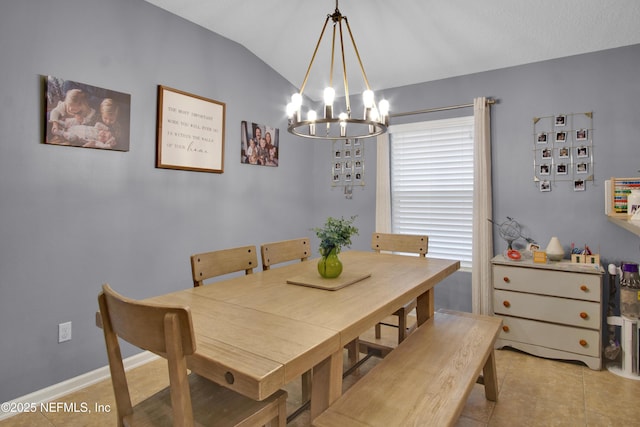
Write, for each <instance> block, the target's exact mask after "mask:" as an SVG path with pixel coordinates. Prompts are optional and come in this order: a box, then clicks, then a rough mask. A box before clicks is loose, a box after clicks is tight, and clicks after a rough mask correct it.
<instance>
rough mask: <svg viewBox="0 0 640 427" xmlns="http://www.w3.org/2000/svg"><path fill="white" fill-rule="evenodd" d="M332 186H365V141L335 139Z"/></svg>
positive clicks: (332, 157)
mask: <svg viewBox="0 0 640 427" xmlns="http://www.w3.org/2000/svg"><path fill="white" fill-rule="evenodd" d="M331 160H332V165H331V186H332V187H350V186H364V171H365V167H364V143H363V142H362V140H360V139H344V140H336V141H333V146H332V151H331Z"/></svg>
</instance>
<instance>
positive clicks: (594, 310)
mask: <svg viewBox="0 0 640 427" xmlns="http://www.w3.org/2000/svg"><path fill="white" fill-rule="evenodd" d="M493 311H494V312H495V313H496V314H504V315H508V316H517V317H525V318H527V319H536V320H544V321H546V322H552V323H562V324H566V325H572V326H578V327H581V328H590V329H600V322H601V314H600V304H599V303H597V302H591V301H580V300H572V299H564V298H556V297H550V296H546V295H536V294H525V293H520V292H511V291H504V290H499V289H496V290H494V291H493Z"/></svg>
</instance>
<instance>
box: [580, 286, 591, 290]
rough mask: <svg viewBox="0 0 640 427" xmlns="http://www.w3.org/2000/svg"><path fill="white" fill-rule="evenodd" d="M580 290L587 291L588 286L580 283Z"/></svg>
mask: <svg viewBox="0 0 640 427" xmlns="http://www.w3.org/2000/svg"><path fill="white" fill-rule="evenodd" d="M580 290H581V291H583V292H587V291H588V290H589V287H588V286H587V285H582V286H580Z"/></svg>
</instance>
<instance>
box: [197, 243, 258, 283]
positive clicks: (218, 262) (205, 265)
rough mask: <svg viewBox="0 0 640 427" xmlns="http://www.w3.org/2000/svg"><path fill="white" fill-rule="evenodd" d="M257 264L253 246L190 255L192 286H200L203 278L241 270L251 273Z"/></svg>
mask: <svg viewBox="0 0 640 427" xmlns="http://www.w3.org/2000/svg"><path fill="white" fill-rule="evenodd" d="M257 266H258V255H257V254H256V247H255V246H241V247H238V248H231V249H221V250H217V251H213V252H206V253H201V254H196V255H192V256H191V274H192V276H193V286H194V287H197V286H202V285H203V284H204V281H205V280H208V279H211V278H213V277H217V276H223V275H225V274H229V273H235V272H238V271H243V270H244V272H245V274H252V273H253V269H254V268H256V267H257Z"/></svg>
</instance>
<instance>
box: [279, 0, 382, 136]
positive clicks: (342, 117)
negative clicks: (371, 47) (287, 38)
mask: <svg viewBox="0 0 640 427" xmlns="http://www.w3.org/2000/svg"><path fill="white" fill-rule="evenodd" d="M330 20H331V21H333V38H332V44H331V69H330V73H329V86H328V87H327V88H325V90H324V112H323V117H319V116H318V114H317V113H316V111H315V110H312V109H311V110H309V111H308V112H307V113H306V119H302V111H301V110H302V93H303V91H304V88H305V86H306V84H307V80H308V79H309V73H310V72H311V67H312V66H313V61H314V60H315V58H316V54H317V53H318V48H319V47H320V42H322V38H323V36H324V33H325V30H326V29H327V24H328V23H329V21H330ZM342 21H344V23H345V24H346V29H347V32H348V33H349V38H350V40H351V44H352V45H353V50H354V52H355V55H356V58H357V59H358V63H359V64H360V71H361V72H362V78H363V80H364V84H365V87H366V90H365V91H364V92H363V93H362V105H363V115H362V118H354V117H352V116H351V113H352V111H351V103H350V100H349V82H348V79H347V63H346V61H345V51H344V41H343V26H342ZM336 32H337V33H338V34H337V35H338V37H339V41H340V54H341V58H342V75H343V79H342V81H343V85H344V96H345V105H344V110H342V111H339V113H338V114H336V109H335V108H334V105H333V102H334V100H335V96H336V91H335V89H334V88H333V69H334V64H335V54H336ZM287 116H288V118H289V127H288V131H289V132H290V133H292V134H294V135H298V136H302V137H305V138H315V139H329V140H339V139H348V138H369V137H373V136H377V135H380V134H382V133H384V132H386V131H387V127H388V126H389V102H388V101H386V100H384V99H383V100H381V101H380V102H379V103H377V104H376V102H375V97H374V93H373V91H372V90H371V87H370V86H369V80H368V79H367V74H366V73H365V71H364V66H363V65H362V60H361V59H360V54H359V53H358V47H357V46H356V42H355V40H354V38H353V34H352V33H351V28H350V26H349V20H348V19H347V17H346V16H343V15H342V14H341V13H340V10H338V0H336V9H335V11H334V13H332V14H329V15H327V19H326V20H325V21H324V26H323V27H322V32H321V33H320V38H318V43H317V44H316V48H315V50H314V51H313V55H312V56H311V61H310V62H309V67H308V68H307V74H306V75H305V76H304V80H303V81H302V86H301V87H300V91H299V92H298V93H294V94H293V95H292V96H291V102H290V103H289V104H287Z"/></svg>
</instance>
